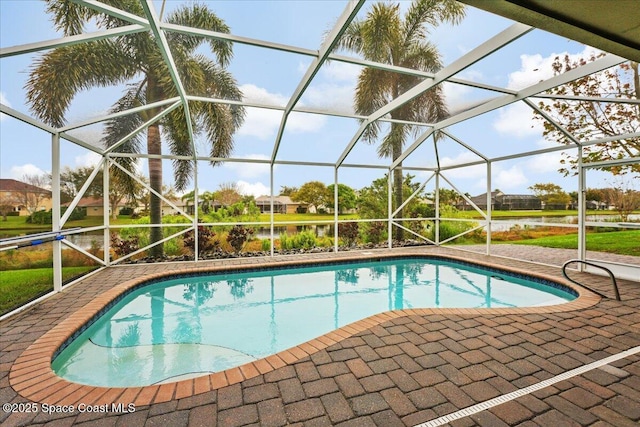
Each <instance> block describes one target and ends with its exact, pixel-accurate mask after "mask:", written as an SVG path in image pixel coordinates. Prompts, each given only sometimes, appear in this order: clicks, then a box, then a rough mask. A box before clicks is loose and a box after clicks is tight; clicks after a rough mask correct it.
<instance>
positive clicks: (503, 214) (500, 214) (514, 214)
mask: <svg viewBox="0 0 640 427" xmlns="http://www.w3.org/2000/svg"><path fill="white" fill-rule="evenodd" d="M634 214H640V211H635V212H634ZM458 215H459V216H460V217H462V218H482V217H481V216H480V214H478V212H476V211H475V210H474V211H461V212H459V213H458ZM587 215H610V216H619V214H618V212H616V211H592V210H588V211H587ZM541 216H544V217H549V216H575V217H577V216H578V211H569V210H563V211H491V217H492V218H522V217H525V218H527V217H541Z"/></svg>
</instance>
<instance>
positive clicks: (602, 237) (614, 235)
mask: <svg viewBox="0 0 640 427" xmlns="http://www.w3.org/2000/svg"><path fill="white" fill-rule="evenodd" d="M496 243H497V242H496ZM504 243H513V244H517V245H531V246H543V247H547V248H562V249H577V248H578V235H577V234H575V233H574V234H565V235H559V236H547V237H540V238H538V239H528V240H519V241H510V242H504ZM587 250H589V251H597V252H609V253H614V254H620V255H632V256H640V231H610V232H606V233H587Z"/></svg>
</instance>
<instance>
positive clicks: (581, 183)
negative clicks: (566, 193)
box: [578, 146, 587, 271]
mask: <svg viewBox="0 0 640 427" xmlns="http://www.w3.org/2000/svg"><path fill="white" fill-rule="evenodd" d="M583 154H584V153H583V149H582V146H579V147H578V259H579V260H581V261H585V260H586V258H587V235H586V231H587V230H586V227H585V221H586V212H585V207H586V203H585V196H586V194H585V192H586V185H585V175H584V167H583V164H582V156H583ZM578 269H579V271H583V269H584V264H582V263H578Z"/></svg>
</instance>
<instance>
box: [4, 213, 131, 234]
mask: <svg viewBox="0 0 640 427" xmlns="http://www.w3.org/2000/svg"><path fill="white" fill-rule="evenodd" d="M133 221H134V220H132V219H131V217H129V216H128V215H118V219H115V220H114V219H111V220H110V224H111V225H125V224H131V223H132V222H133ZM103 223H104V220H103V218H102V217H101V216H99V217H98V216H88V217H86V218H84V219H79V220H76V221H68V222H66V223H65V225H64V227H62V228H74V227H95V226H100V225H103ZM45 231H51V224H28V223H27V217H26V216H10V217H7V220H6V221H2V220H0V237H2V238H5V237H14V236H20V235H22V234H33V233H41V232H45Z"/></svg>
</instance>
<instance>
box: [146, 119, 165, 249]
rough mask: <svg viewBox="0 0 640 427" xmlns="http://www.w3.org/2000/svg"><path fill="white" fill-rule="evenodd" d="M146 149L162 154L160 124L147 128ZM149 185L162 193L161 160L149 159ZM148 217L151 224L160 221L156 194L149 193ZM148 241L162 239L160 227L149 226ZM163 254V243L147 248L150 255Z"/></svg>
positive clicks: (160, 205) (160, 211) (160, 207)
mask: <svg viewBox="0 0 640 427" xmlns="http://www.w3.org/2000/svg"><path fill="white" fill-rule="evenodd" d="M147 149H148V153H149V154H162V143H161V140H160V126H159V125H157V124H154V125H151V126H149V128H148V130H147ZM149 185H150V187H151V188H152V189H153V190H155V191H156V192H158V194H162V160H161V159H149ZM149 217H150V223H151V224H161V223H162V201H161V200H160V198H159V197H158V196H156V195H155V194H153V193H151V194H150V201H149ZM149 237H150V242H151V243H155V242H158V241H160V240H162V237H163V236H162V227H151V234H150V236H149ZM163 254H164V248H163V244H162V243H160V244H158V245H156V246H154V247H152V248H151V249H149V255H150V256H152V257H161V256H162V255H163Z"/></svg>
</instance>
